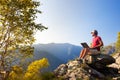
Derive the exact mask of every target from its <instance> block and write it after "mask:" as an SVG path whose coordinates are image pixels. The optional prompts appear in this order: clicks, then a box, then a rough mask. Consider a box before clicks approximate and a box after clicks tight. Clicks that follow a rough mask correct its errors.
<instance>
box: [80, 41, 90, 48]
mask: <svg viewBox="0 0 120 80" xmlns="http://www.w3.org/2000/svg"><path fill="white" fill-rule="evenodd" d="M81 45H82V46H83V47H84V48H89V46H88V44H87V43H86V42H84V43H81Z"/></svg>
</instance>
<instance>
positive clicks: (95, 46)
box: [79, 30, 103, 59]
mask: <svg viewBox="0 0 120 80" xmlns="http://www.w3.org/2000/svg"><path fill="white" fill-rule="evenodd" d="M91 34H92V37H93V40H92V45H91V47H90V48H84V49H83V50H82V51H81V52H80V56H79V59H84V58H85V56H86V55H87V54H96V53H99V52H100V47H101V46H103V41H102V39H101V37H100V36H98V31H97V30H93V31H92V32H91Z"/></svg>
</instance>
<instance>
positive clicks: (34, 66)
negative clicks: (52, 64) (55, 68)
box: [8, 58, 53, 80]
mask: <svg viewBox="0 0 120 80" xmlns="http://www.w3.org/2000/svg"><path fill="white" fill-rule="evenodd" d="M48 65H49V63H48V60H47V59H46V58H43V59H40V60H36V61H34V62H32V63H31V64H30V65H29V66H28V68H27V70H26V71H24V70H23V69H22V68H21V67H20V66H13V67H12V71H11V72H10V74H9V77H8V80H43V79H44V78H43V77H42V76H43V75H42V73H41V72H40V70H41V69H42V68H45V67H48ZM44 76H45V77H46V75H45V74H44ZM52 76H53V74H49V75H48V77H46V78H49V79H50V78H52Z"/></svg>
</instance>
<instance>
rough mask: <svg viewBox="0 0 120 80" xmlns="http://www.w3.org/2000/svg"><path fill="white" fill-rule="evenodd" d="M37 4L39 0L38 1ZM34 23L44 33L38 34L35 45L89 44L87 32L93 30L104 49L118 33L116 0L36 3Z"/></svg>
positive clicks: (119, 16) (43, 0)
mask: <svg viewBox="0 0 120 80" xmlns="http://www.w3.org/2000/svg"><path fill="white" fill-rule="evenodd" d="M38 1H39V0H38ZM40 3H41V6H40V7H39V8H38V9H39V10H41V11H42V14H37V19H36V23H42V24H43V25H44V26H47V27H48V30H44V31H42V32H40V31H38V32H37V33H36V35H35V38H36V42H35V43H43V44H47V43H70V44H74V45H80V43H81V42H87V43H88V44H90V43H91V42H92V36H91V34H90V32H91V31H92V30H94V29H96V30H97V31H98V33H99V34H98V35H99V36H100V37H101V38H102V40H103V42H104V45H109V44H111V43H114V42H115V41H116V40H117V33H118V32H120V0H40Z"/></svg>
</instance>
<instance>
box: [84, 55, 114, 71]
mask: <svg viewBox="0 0 120 80" xmlns="http://www.w3.org/2000/svg"><path fill="white" fill-rule="evenodd" d="M85 61H86V63H87V64H89V65H91V66H92V67H94V68H98V69H103V68H104V67H106V65H109V64H112V63H115V59H114V58H113V57H112V56H110V55H107V54H96V55H87V56H86V58H85Z"/></svg>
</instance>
